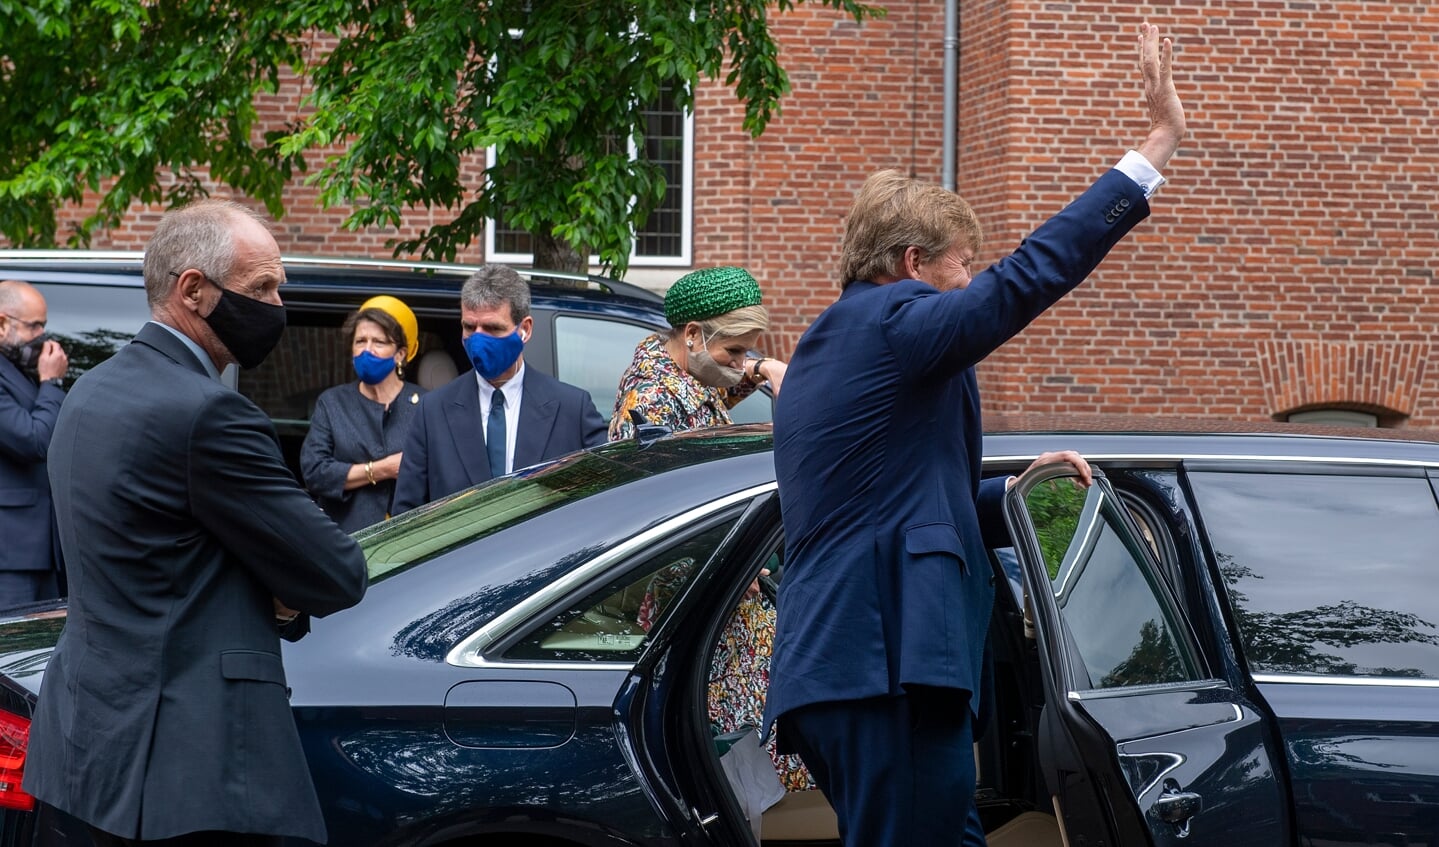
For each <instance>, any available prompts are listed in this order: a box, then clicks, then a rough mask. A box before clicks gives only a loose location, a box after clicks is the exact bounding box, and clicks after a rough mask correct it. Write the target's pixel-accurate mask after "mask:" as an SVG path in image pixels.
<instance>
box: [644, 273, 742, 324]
mask: <svg viewBox="0 0 1439 847" xmlns="http://www.w3.org/2000/svg"><path fill="white" fill-rule="evenodd" d="M762 303H763V300H762V299H761V297H760V293H759V283H758V282H755V279H754V277H752V276H750V275H749V271H746V270H745V269H744V268H705V269H704V270H699V271H694V272H692V273H687V274H685V275H684V276H682V277H680V278H679V279H677V280H675V284H674V285H671V286H670V290H669V291H668V292H666V293H665V317H666V318H667V319H669V322H670V326H684V325H685V324H687V323H689V322H690V321H707V320H709V319H710V318H715V317H719V316H720V315H723V314H727V313H729V312H733V311H734V310H735V309H743V308H744V307H745V306H759V305H762Z"/></svg>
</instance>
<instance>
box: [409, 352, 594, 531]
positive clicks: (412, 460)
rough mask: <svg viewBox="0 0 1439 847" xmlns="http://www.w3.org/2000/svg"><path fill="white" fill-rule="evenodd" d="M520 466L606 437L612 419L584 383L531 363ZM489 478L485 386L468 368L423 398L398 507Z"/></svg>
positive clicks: (523, 399)
mask: <svg viewBox="0 0 1439 847" xmlns="http://www.w3.org/2000/svg"><path fill="white" fill-rule="evenodd" d="M517 428H518V429H519V432H518V433H516V435H515V465H514V466H515V468H516V469H518V468H523V467H528V466H530V465H533V464H537V463H539V462H543V461H545V460H546V459H554V458H556V457H558V456H563V455H565V454H566V453H573V452H575V451H576V450H583V449H584V448H586V447H594V446H595V445H598V444H604V443H605V440H606V434H605V420H604V418H601V417H600V413H599V412H598V411H596V410H595V404H594V401H593V400H591V399H590V395H589V393H588V392H586V391H585V390H583V389H580V388H576V387H574V386H573V385H569V384H568V383H564V382H560V381H559V380H557V379H555V378H554V377H552V376H550V375H549V374H547V373H543V372H541V371H539V370H536V369H535V368H531V367H529V366H526V367H525V384H524V389H523V390H522V392H521V396H520V422H519V425H518V427H517ZM489 478H490V460H489V455H488V454H487V453H486V452H485V424H484V421H483V420H482V418H481V415H480V386H479V382H478V378H477V377H476V375H475V372H474V371H473V370H469V371H465V372H464V373H462V374H460V375H459V376H457V377H455V378H454V379H452V380H450V381H449V382H448V383H446V384H445V385H443V386H441V387H439V388H437V389H435V390H434V391H431V392H430V393H429V394H426V395H425V396H424V397H421V398H420V408H419V414H417V415H416V416H415V420H414V421H413V422H412V423H411V424H410V437H409V439H408V440H407V441H406V442H405V456H404V458H403V459H401V460H400V478H399V479H398V480H397V481H396V483H395V503H394V511H393V514H396V515H398V514H399V513H401V512H404V511H407V510H409V509H413V508H415V507H416V506H422V505H424V504H425V503H429V502H430V501H432V500H438V499H440V498H441V497H444V496H445V495H447V494H453V493H455V492H456V491H463V490H464V489H466V488H469V487H470V486H472V485H478V484H480V483H482V482H484V481H486V480H488V479H489Z"/></svg>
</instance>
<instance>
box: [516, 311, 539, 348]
mask: <svg viewBox="0 0 1439 847" xmlns="http://www.w3.org/2000/svg"><path fill="white" fill-rule="evenodd" d="M518 329H519V330H520V338H522V339H524V340H525V342H527V343H528V342H529V340H530V339H531V338H534V337H535V319H534V316H532V315H526V316H525V319H524V320H522V321H520V325H519V327H518Z"/></svg>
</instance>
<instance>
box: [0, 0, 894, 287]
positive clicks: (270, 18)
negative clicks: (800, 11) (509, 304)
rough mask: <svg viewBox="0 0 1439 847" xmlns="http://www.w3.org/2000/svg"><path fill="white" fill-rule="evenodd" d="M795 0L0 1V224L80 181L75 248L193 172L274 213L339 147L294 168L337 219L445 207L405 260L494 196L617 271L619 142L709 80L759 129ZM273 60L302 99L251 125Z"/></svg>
mask: <svg viewBox="0 0 1439 847" xmlns="http://www.w3.org/2000/svg"><path fill="white" fill-rule="evenodd" d="M802 1H803V0H768V2H766V0H711V2H707V3H706V2H676V0H490V2H485V0H370V2H359V0H287V2H285V3H277V4H268V3H250V2H248V0H245V1H244V2H237V0H203V2H202V1H201V0H76V2H71V0H39V2H27V3H24V4H21V3H18V2H15V0H0V109H3V111H0V114H3V115H4V117H5V120H4V121H3V122H0V233H3V234H4V235H5V236H6V237H7V238H9V239H10V240H12V241H13V242H15V243H18V244H36V245H48V244H53V243H55V242H56V241H57V240H58V239H59V235H60V234H59V233H57V231H56V229H57V227H56V219H57V213H58V212H59V211H60V210H61V209H62V208H63V207H64V206H65V205H67V204H70V205H77V204H79V203H81V202H82V200H83V199H84V193H85V191H86V190H89V191H91V192H98V193H99V194H100V197H101V201H100V203H99V208H98V209H97V210H95V211H94V213H93V214H90V215H89V216H88V217H85V218H84V219H83V220H81V221H80V222H79V223H78V224H77V225H76V226H75V228H74V230H73V231H72V232H70V233H66V234H65V237H66V240H68V241H69V242H70V243H78V244H83V243H85V242H86V241H87V240H88V239H89V238H90V237H91V235H92V233H93V232H95V231H96V230H97V229H100V228H104V227H110V226H114V225H115V224H117V223H118V222H119V221H120V219H121V217H122V216H123V214H124V213H125V211H126V209H127V208H128V207H129V205H130V203H131V202H132V201H134V200H140V201H143V202H147V203H156V202H163V203H167V204H175V203H180V202H184V201H186V200H189V199H191V198H192V197H194V196H196V195H198V194H202V193H203V192H204V188H203V182H202V179H201V175H198V174H197V172H196V169H199V168H204V169H207V170H208V174H209V176H210V177H211V178H213V179H214V180H216V181H217V182H219V183H222V184H225V185H228V186H230V187H232V188H234V189H237V190H239V191H241V192H244V193H245V194H248V195H250V196H252V197H255V198H257V199H259V200H261V201H263V202H264V203H265V205H266V207H267V208H268V209H269V211H270V212H271V214H273V215H275V216H276V217H278V216H280V215H281V214H282V213H283V194H284V189H285V186H286V185H287V184H288V183H289V182H290V180H291V179H292V177H293V176H294V175H295V173H296V172H297V171H299V170H302V169H304V168H305V165H306V156H307V154H313V153H314V151H317V150H323V149H331V150H333V149H338V150H339V151H340V152H339V153H335V154H332V155H330V156H329V157H328V158H326V159H325V160H323V161H322V162H318V163H317V165H318V167H317V169H316V170H315V172H314V173H312V174H310V176H309V179H310V180H311V181H313V182H314V183H315V184H317V185H318V187H319V189H320V192H321V198H322V202H323V203H325V204H326V205H337V204H346V205H351V206H353V207H354V212H353V213H352V214H351V215H350V217H349V218H348V219H347V221H346V224H347V225H348V226H350V227H352V228H360V227H366V226H372V225H383V226H394V227H399V226H401V225H402V223H403V220H404V216H405V214H406V213H407V212H409V211H411V210H414V209H418V208H431V207H439V208H443V209H445V210H449V211H450V212H451V213H452V216H451V219H450V220H449V221H448V222H446V223H442V224H439V225H436V226H432V227H430V228H428V229H425V230H423V231H421V232H420V233H419V234H418V235H417V236H415V237H414V238H411V239H407V240H403V241H400V242H399V243H397V244H396V245H395V247H396V252H397V253H398V252H419V253H421V254H422V255H425V256H428V257H433V258H440V259H451V258H453V257H454V255H455V254H456V252H457V251H458V250H459V249H460V248H462V247H464V246H465V245H467V244H469V243H470V242H472V241H473V240H474V239H475V238H476V237H477V236H478V235H480V234H481V233H482V232H483V227H484V224H485V221H486V219H488V218H491V217H493V216H495V214H496V213H497V212H499V211H501V210H502V211H503V212H504V214H505V217H506V220H507V221H508V222H509V223H510V224H511V225H514V226H518V227H521V228H523V229H526V230H528V231H530V232H531V233H532V235H533V236H534V237H535V240H536V254H537V256H536V263H537V264H549V265H551V266H554V267H562V266H567V267H572V268H578V267H580V265H581V264H582V263H583V257H584V256H585V254H586V253H589V252H593V253H596V254H598V255H599V256H600V258H601V261H602V262H603V263H604V264H605V265H606V266H607V267H609V268H612V269H614V270H615V271H616V272H619V273H622V272H623V270H624V268H625V265H626V263H627V260H628V256H629V252H630V246H631V242H632V238H633V232H634V229H635V228H636V227H637V226H639V225H641V224H642V223H643V222H644V220H645V218H646V217H647V215H648V214H649V212H650V211H651V210H652V209H653V208H654V207H655V205H656V204H657V203H658V201H659V200H660V198H661V197H662V194H663V190H664V177H663V174H662V173H661V172H660V170H659V169H658V167H656V166H655V165H653V164H651V163H648V162H645V161H643V160H639V161H637V160H636V159H635V157H634V156H633V155H632V151H633V150H637V149H638V150H642V149H643V143H644V132H645V120H644V110H645V107H646V106H647V105H648V104H650V103H653V102H654V101H655V100H656V98H657V97H658V96H659V95H660V94H661V93H662V92H664V93H666V94H667V95H668V96H670V97H672V98H673V99H674V101H675V102H676V103H677V104H678V105H680V106H681V107H683V108H686V109H688V108H690V107H691V106H692V105H693V102H694V93H695V88H696V86H697V85H698V84H700V83H701V82H702V81H704V80H711V79H723V80H724V82H725V83H726V84H727V85H729V86H731V87H732V88H733V90H734V92H735V94H736V96H737V97H738V98H739V99H740V100H741V101H742V102H743V103H744V119H743V127H744V129H745V130H747V131H748V132H750V133H751V134H753V135H759V134H760V133H761V132H763V131H764V128H765V126H766V124H767V123H768V122H769V120H770V118H771V117H772V116H773V115H774V114H775V112H776V110H777V109H778V104H779V101H780V98H781V97H782V96H783V95H784V94H785V93H787V92H788V90H789V80H788V77H787V76H786V74H785V72H784V69H783V67H782V66H781V65H780V61H779V50H778V46H777V44H776V43H775V41H774V38H773V37H772V34H771V32H770V28H769V25H770V16H771V15H772V14H776V13H784V12H788V11H791V10H792V9H793V8H794V5H795V3H796V2H802ZM813 2H816V3H818V4H820V5H823V6H827V7H830V8H833V9H836V10H839V11H841V12H843V13H845V14H847V15H848V16H850V17H852V18H854V19H855V20H857V21H862V20H865V19H867V18H871V17H875V16H877V15H880V14H882V10H880V9H877V8H874V7H871V6H867V5H865V4H863V3H860V2H858V0H813ZM317 35H329V36H331V39H329V40H325V39H320V38H316V36H317ZM312 43H313V44H334V47H333V49H322V50H313V49H311V48H310V47H309V46H308V45H310V44H312ZM284 69H291V70H293V71H294V72H296V73H298V74H300V75H301V76H302V77H303V78H304V82H305V85H306V88H307V91H308V95H307V98H306V102H305V110H304V112H303V114H302V115H297V116H295V122H294V123H293V124H291V125H289V126H285V127H265V129H268V131H267V132H264V133H262V132H261V131H260V130H261V128H262V127H261V124H260V122H259V121H258V120H257V109H256V98H257V96H260V95H263V94H265V93H269V92H273V91H275V90H276V88H277V85H278V83H279V80H280V78H281V71H282V70H284ZM490 148H492V149H493V150H494V155H495V159H496V162H495V164H496V166H495V167H491V168H489V169H488V170H486V172H485V176H484V178H483V179H482V180H481V181H480V184H478V185H474V184H467V178H468V177H467V176H466V175H465V173H464V172H462V163H463V162H465V161H467V160H468V159H470V158H471V157H473V156H476V155H478V154H480V153H482V152H483V151H485V150H487V149H490ZM542 260H543V261H542Z"/></svg>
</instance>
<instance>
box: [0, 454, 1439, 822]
mask: <svg viewBox="0 0 1439 847" xmlns="http://www.w3.org/2000/svg"><path fill="white" fill-rule="evenodd" d="M645 435H647V434H646V433H643V432H642V438H643V437H645ZM985 447H986V453H987V458H986V465H985V472H986V474H991V475H995V474H1002V475H1008V474H1014V473H1020V472H1022V471H1023V470H1024V469H1025V468H1026V467H1027V466H1028V465H1029V463H1030V462H1031V460H1032V459H1033V457H1034V456H1036V455H1038V454H1039V453H1041V452H1043V451H1046V450H1053V449H1075V450H1078V451H1080V452H1081V453H1083V454H1084V455H1085V456H1087V457H1088V458H1089V459H1090V460H1091V461H1092V462H1093V463H1094V465H1095V466H1096V467H1097V468H1099V469H1101V474H1100V478H1099V479H1098V480H1097V482H1096V484H1095V485H1094V486H1093V487H1091V488H1089V489H1081V488H1078V487H1076V486H1075V485H1074V484H1073V483H1072V482H1071V481H1070V480H1069V479H1068V478H1067V477H1066V473H1067V472H1066V470H1065V469H1064V468H1063V467H1060V466H1049V467H1044V468H1039V469H1035V470H1033V471H1030V472H1028V473H1025V474H1024V475H1023V476H1022V477H1020V479H1019V480H1018V481H1017V482H1016V483H1015V484H1014V486H1013V487H1012V488H1011V489H1010V492H1009V494H1008V502H1007V509H1008V515H1007V517H1008V519H1009V520H1010V525H1011V527H1012V531H1013V534H1014V538H1015V542H1016V543H1015V545H1014V547H1013V549H1012V550H1004V551H997V553H996V556H995V559H994V561H993V562H992V563H991V565H992V567H993V571H994V577H995V580H996V584H998V585H1001V586H1003V585H1013V586H1015V587H1016V588H1015V590H1000V591H999V592H997V605H996V609H995V613H994V616H993V623H992V626H991V633H990V634H991V638H992V641H993V645H994V649H995V656H996V664H995V693H996V695H997V703H998V707H997V717H996V719H995V720H994V721H993V722H992V723H991V725H990V727H989V729H988V732H987V733H986V734H985V735H983V736H982V737H981V738H980V739H979V740H978V743H977V744H976V749H975V755H976V758H977V762H978V765H979V790H978V795H977V800H978V804H979V807H980V809H981V813H982V817H983V820H984V822H985V825H986V829H987V830H988V831H989V833H990V836H989V838H990V844H991V845H995V847H1008V845H1016V844H1019V845H1043V847H1060V845H1062V844H1066V843H1067V844H1068V845H1071V847H1077V845H1087V847H1096V846H1097V845H1141V844H1152V845H1157V846H1158V845H1196V847H1245V846H1246V845H1252V846H1253V847H1274V845H1360V844H1366V845H1367V844H1394V845H1401V844H1402V845H1416V844H1433V843H1435V839H1436V837H1439V836H1436V833H1439V718H1436V716H1439V625H1436V623H1439V609H1436V606H1435V603H1434V600H1433V597H1434V596H1435V591H1434V590H1433V588H1432V585H1433V582H1434V578H1435V573H1436V566H1435V563H1436V562H1439V499H1436V481H1439V443H1431V442H1429V441H1425V440H1420V439H1408V440H1399V439H1397V438H1396V439H1389V440H1386V439H1382V438H1377V437H1370V438H1360V437H1338V436H1332V437H1330V436H1314V435H1298V434H1293V433H1289V434H1279V433H1258V432H1256V433H1249V434H1196V433H1124V432H1120V433H1111V434H1076V433H1067V432H1053V431H1051V432H1035V433H1008V434H990V435H988V436H987V437H986V440H985ZM770 449H771V439H770V436H769V432H768V429H767V428H766V427H763V426H739V427H733V428H727V429H721V430H712V431H710V432H708V433H705V434H699V433H692V434H687V435H680V436H673V437H661V438H658V439H657V440H654V441H653V442H647V441H642V440H635V441H628V442H624V443H617V444H611V445H608V446H605V447H601V448H597V449H595V450H592V451H588V452H584V453H578V454H574V455H571V456H567V457H565V458H562V459H559V460H556V461H553V462H550V463H547V464H545V465H541V466H537V467H534V468H530V469H526V470H523V471H520V472H518V473H516V474H514V475H511V476H509V477H505V478H502V479H499V480H496V481H493V482H491V483H488V484H486V485H483V486H480V487H477V488H474V489H470V490H468V491H465V492H461V493H459V494H456V495H454V496H452V497H449V498H447V499H445V500H443V501H440V502H438V503H435V504H432V505H430V506H427V507H423V508H421V509H418V510H416V511H413V512H410V513H408V514H405V515H402V516H400V517H398V518H396V519H395V520H393V521H390V522H388V523H386V524H383V525H380V526H378V527H375V528H372V529H370V530H366V531H364V532H362V533H361V534H360V535H359V536H358V538H359V540H360V542H361V544H362V546H363V547H364V549H365V552H366V555H367V557H368V560H369V566H370V573H371V579H372V584H371V587H370V591H369V594H368V595H367V596H366V598H365V600H364V601H363V602H362V603H361V604H360V605H359V606H357V607H355V608H353V609H349V610H346V611H344V612H340V613H338V614H335V615H332V616H330V617H328V618H324V619H322V620H319V621H316V622H315V624H314V629H313V632H312V633H311V634H310V635H309V636H307V637H306V638H304V639H303V640H301V641H299V642H297V643H294V644H286V645H285V647H284V649H285V666H286V672H287V676H288V685H289V686H290V687H291V689H292V696H291V701H292V703H293V705H294V710H295V718H296V721H297V722H298V724H299V727H300V731H301V735H302V738H303V739H304V744H305V751H306V755H307V757H308V762H309V767H310V769H311V771H312V773H313V775H314V779H315V783H316V786H317V788H318V791H319V795H320V799H321V802H322V804H323V806H324V811H325V816H326V820H327V823H328V827H329V833H330V843H331V844H335V845H462V844H463V845H517V844H526V845H545V846H547V847H555V845H633V846H634V847H640V846H641V845H643V846H644V847H657V845H674V847H678V845H697V844H719V845H745V844H752V843H754V842H753V836H752V834H751V828H750V825H749V824H748V823H747V822H746V820H745V817H744V815H743V814H742V812H741V808H740V803H739V802H738V800H737V795H736V792H735V790H734V789H733V788H732V784H731V781H730V780H729V779H728V778H727V776H726V769H725V766H724V764H723V763H722V761H721V753H722V752H723V750H724V749H725V746H726V743H727V739H723V738H720V739H717V738H716V737H715V735H714V733H713V732H712V731H711V728H710V718H709V708H708V704H707V702H706V700H707V694H706V689H707V683H708V676H709V673H710V668H711V659H712V653H713V651H714V650H715V645H716V643H717V636H718V635H719V633H720V632H721V630H722V629H723V628H724V627H725V625H726V622H727V621H728V619H729V617H730V615H731V612H732V611H733V610H734V609H735V607H736V606H737V604H739V603H740V602H741V599H742V598H743V597H744V596H745V594H746V592H747V591H749V590H750V589H751V586H752V584H753V582H754V580H755V579H756V576H757V575H759V574H760V572H761V569H762V568H768V569H769V570H770V571H771V575H772V577H773V578H775V579H779V580H782V579H783V575H784V537H783V532H782V529H781V526H780V514H779V502H778V497H777V493H776V490H775V483H774V471H773V464H772V460H771V455H770ZM1007 568H1008V569H1007ZM1020 572H1022V576H1021V575H1020ZM660 575H665V576H666V577H667V578H668V583H667V584H668V585H669V586H670V589H669V590H667V591H666V592H665V593H664V595H663V596H662V597H659V596H658V595H656V593H655V591H654V585H655V580H656V578H657V577H658V576H660ZM1024 586H1027V587H1028V590H1027V591H1026V590H1025V588H1024ZM766 590H768V586H767V587H766ZM647 605H648V609H647V611H646V612H645V614H644V615H642V614H641V610H642V609H645V608H646V607H647ZM642 617H643V618H644V619H645V620H646V622H647V626H641V625H640V621H641V618H642ZM63 623H64V610H63V607H61V608H54V609H45V608H37V609H34V610H30V611H29V612H28V613H26V614H19V615H16V616H15V617H14V618H13V619H12V620H9V621H7V622H5V623H3V624H0V672H3V677H0V708H3V710H4V711H3V712H0V739H3V741H4V742H5V743H6V744H8V745H9V749H6V750H4V751H0V803H4V804H11V805H17V806H23V805H24V804H25V802H26V800H27V798H26V797H25V796H24V795H23V794H21V793H20V792H19V791H18V785H19V782H20V773H21V772H22V771H23V769H24V768H25V767H34V766H37V764H38V763H27V762H26V761H25V758H24V745H25V734H26V727H27V726H28V717H29V714H30V709H31V705H32V704H33V702H34V699H35V696H36V693H37V692H38V690H39V688H40V686H41V680H42V675H43V672H44V668H45V663H46V659H47V657H48V655H49V650H50V649H51V647H52V646H53V644H54V641H55V638H56V637H57V635H58V634H59V631H60V629H61V627H62V626H63ZM961 799H962V798H956V801H957V802H958V801H960V800H961ZM177 802H183V798H177ZM760 824H761V825H760V832H761V835H762V837H763V840H764V842H765V843H774V844H790V845H797V844H802V843H810V844H815V843H818V844H833V843H835V841H834V839H835V832H834V819H833V815H832V812H830V811H829V809H828V808H827V806H826V805H825V804H824V801H823V798H822V796H821V795H819V794H818V792H814V791H808V792H795V793H791V794H789V795H787V796H785V797H784V799H783V800H781V801H780V802H779V803H778V804H776V805H774V806H772V807H771V808H770V809H769V810H768V811H767V812H765V814H764V815H763V817H762V820H761V822H760ZM72 829H73V822H72V821H68V820H67V819H65V818H64V816H61V815H57V814H55V813H53V812H44V813H41V814H40V815H39V818H38V819H37V813H35V812H32V811H10V812H6V813H5V820H4V830H3V835H4V843H7V844H31V843H45V844H52V843H83V842H76V841H69V842H67V841H65V840H64V835H65V833H66V832H67V831H70V830H72Z"/></svg>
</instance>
